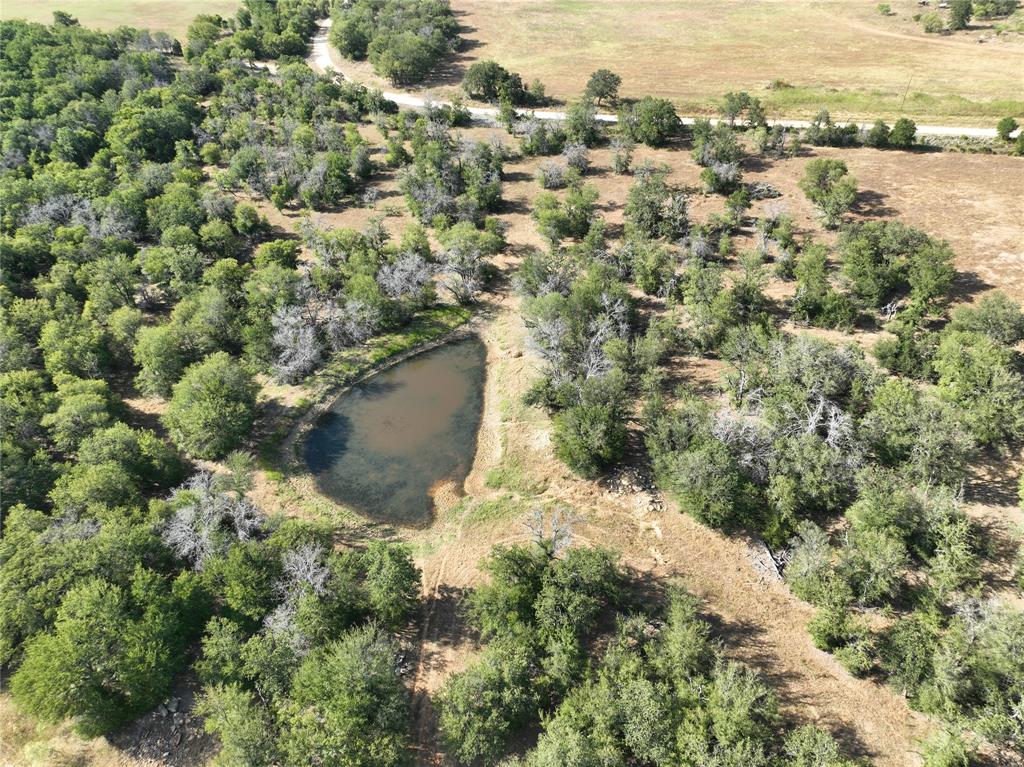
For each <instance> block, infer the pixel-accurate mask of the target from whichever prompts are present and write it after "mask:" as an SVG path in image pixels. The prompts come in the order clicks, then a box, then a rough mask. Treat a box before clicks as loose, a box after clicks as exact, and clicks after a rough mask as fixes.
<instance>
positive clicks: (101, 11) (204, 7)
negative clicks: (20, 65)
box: [0, 0, 239, 42]
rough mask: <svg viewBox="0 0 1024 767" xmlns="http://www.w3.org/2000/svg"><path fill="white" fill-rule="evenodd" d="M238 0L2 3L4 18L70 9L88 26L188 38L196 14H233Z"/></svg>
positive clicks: (39, 17) (33, 17)
mask: <svg viewBox="0 0 1024 767" xmlns="http://www.w3.org/2000/svg"><path fill="white" fill-rule="evenodd" d="M238 5H239V4H238V3H237V2H235V0H211V1H210V2H204V1H203V0H173V1H172V2H162V0H134V1H133V0H112V1H111V2H101V1H100V0H60V2H57V3H37V2H32V1H31V0H4V2H3V3H0V18H3V19H28V20H29V21H38V22H41V23H44V24H49V23H50V22H51V21H53V12H54V11H56V10H61V11H66V12H68V13H70V14H71V15H72V16H74V17H75V18H76V19H78V20H79V21H80V22H82V24H83V25H84V26H91V27H99V28H100V29H115V28H116V27H120V26H128V27H137V28H139V29H150V30H152V31H154V32H156V31H163V32H167V33H169V34H171V35H174V36H175V37H177V38H179V39H181V40H182V42H184V38H185V30H187V29H188V25H189V24H190V23H191V21H192V18H193V17H194V16H197V15H198V14H200V13H219V14H221V15H222V16H231V15H233V14H234V13H235V10H236V9H237V8H238Z"/></svg>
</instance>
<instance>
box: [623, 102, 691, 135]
mask: <svg viewBox="0 0 1024 767" xmlns="http://www.w3.org/2000/svg"><path fill="white" fill-rule="evenodd" d="M619 126H620V129H621V130H622V132H623V133H624V134H625V135H627V136H628V137H629V138H630V139H632V140H633V141H636V142H639V143H643V144H647V145H648V146H652V147H659V146H663V145H664V144H666V143H667V142H668V141H669V140H670V139H671V138H673V137H674V136H675V135H676V134H677V133H678V132H679V126H680V122H679V116H678V115H677V114H676V110H675V107H673V106H672V102H670V101H667V100H665V99H656V98H654V97H653V96H645V97H644V98H642V99H640V101H638V102H636V103H635V104H633V105H632V106H630V107H628V108H627V109H625V110H623V111H622V112H620V114H619Z"/></svg>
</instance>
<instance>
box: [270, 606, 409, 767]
mask: <svg viewBox="0 0 1024 767" xmlns="http://www.w3.org/2000/svg"><path fill="white" fill-rule="evenodd" d="M397 654H398V647H397V646H396V645H395V643H394V641H393V640H391V639H390V638H388V637H387V636H385V635H384V634H382V633H381V632H380V631H379V630H378V629H376V628H374V627H372V626H367V627H364V628H359V629H353V630H352V631H350V632H348V633H347V634H344V635H343V636H342V637H341V638H340V639H339V640H338V641H336V642H332V643H331V644H329V645H328V646H327V647H325V648H324V649H323V650H322V651H320V652H316V653H314V654H312V655H310V656H309V657H308V658H307V659H306V660H305V661H304V662H303V664H302V665H301V666H300V667H299V670H298V671H297V672H296V674H295V680H294V682H293V684H292V689H291V695H290V698H289V700H288V702H287V704H286V705H285V707H284V710H283V711H282V713H281V721H282V736H281V740H280V743H281V750H282V751H283V752H284V754H285V756H286V761H288V762H289V763H293V764H311V763H316V762H318V761H320V760H322V758H323V755H324V754H332V755H333V757H332V758H333V759H334V761H335V762H336V763H338V764H345V765H351V767H391V766H393V765H394V766H397V765H400V764H403V763H404V762H405V759H406V751H407V748H408V738H409V736H408V726H409V699H408V697H409V696H408V692H407V690H406V688H405V685H404V683H403V682H402V680H401V677H399V675H398V672H397V670H396V669H395V657H396V655H397Z"/></svg>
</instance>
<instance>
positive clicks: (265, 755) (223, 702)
mask: <svg viewBox="0 0 1024 767" xmlns="http://www.w3.org/2000/svg"><path fill="white" fill-rule="evenodd" d="M254 697H255V696H254V695H253V693H251V692H248V691H247V690H244V689H242V687H241V686H239V685H237V684H232V685H218V686H214V687H206V688H205V689H204V690H203V694H202V696H201V697H200V698H199V700H198V701H197V703H196V713H198V714H199V715H200V716H202V717H203V727H204V728H205V730H206V731H207V732H208V733H210V734H211V735H216V736H217V738H218V740H219V741H220V751H219V752H218V753H217V756H216V757H215V758H214V761H213V764H215V765H218V767H233V766H234V765H243V764H244V765H247V767H270V766H271V765H273V764H277V763H278V752H277V744H276V743H275V741H274V737H273V726H272V724H271V722H270V721H269V717H268V716H267V714H266V712H265V711H264V710H263V709H262V708H261V707H260V706H258V705H257V704H256V701H255V699H254Z"/></svg>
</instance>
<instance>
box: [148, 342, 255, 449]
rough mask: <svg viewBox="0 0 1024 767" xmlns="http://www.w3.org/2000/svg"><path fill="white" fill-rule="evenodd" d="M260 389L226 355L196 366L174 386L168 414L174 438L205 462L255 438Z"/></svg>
mask: <svg viewBox="0 0 1024 767" xmlns="http://www.w3.org/2000/svg"><path fill="white" fill-rule="evenodd" d="M257 391H258V386H257V385H256V383H255V382H254V381H253V379H252V376H251V375H250V374H249V373H247V372H246V371H245V370H244V369H243V367H242V366H241V365H240V364H239V363H238V362H236V361H235V360H233V359H232V358H231V357H230V356H229V355H228V354H226V353H224V352H218V353H216V354H212V355H210V356H209V357H207V358H206V359H205V360H204V361H203V362H200V363H196V364H195V365H192V366H191V367H189V368H188V369H187V370H186V371H185V374H184V375H183V376H182V378H181V380H180V381H179V382H178V383H176V384H175V385H174V390H173V395H172V397H171V401H170V404H169V405H168V408H167V413H166V415H165V416H164V423H165V424H166V425H167V428H168V430H169V431H170V434H171V439H173V440H174V442H175V444H177V445H178V447H180V448H181V449H182V450H185V451H186V452H188V453H191V454H192V455H195V456H197V457H200V458H216V457H220V456H222V455H224V454H225V453H227V452H228V451H229V450H231V449H233V448H234V447H236V446H237V445H238V444H239V443H240V442H241V441H242V440H243V439H244V438H245V437H246V436H247V435H248V434H249V432H250V429H251V428H252V424H253V422H254V421H255V419H256V394H257Z"/></svg>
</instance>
